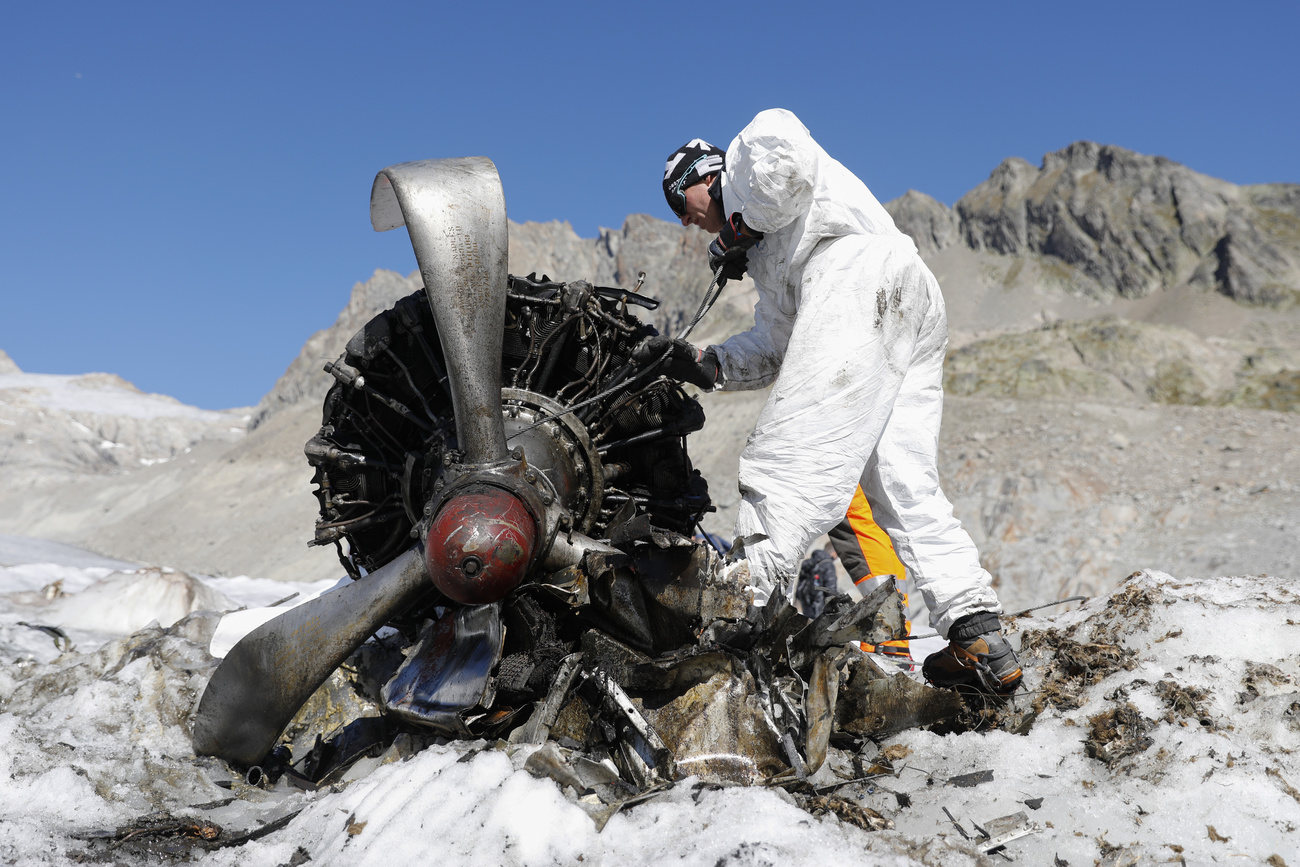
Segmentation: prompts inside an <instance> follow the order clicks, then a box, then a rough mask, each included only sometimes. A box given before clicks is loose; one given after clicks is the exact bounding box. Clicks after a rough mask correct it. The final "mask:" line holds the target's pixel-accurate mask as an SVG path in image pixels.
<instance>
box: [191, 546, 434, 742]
mask: <svg viewBox="0 0 1300 867" xmlns="http://www.w3.org/2000/svg"><path fill="white" fill-rule="evenodd" d="M428 589H429V576H428V573H427V572H426V571H425V568H424V557H423V554H422V552H421V551H420V550H419V548H411V549H409V550H408V551H407V552H406V553H405V554H402V555H400V556H399V557H397V558H396V559H395V560H393V561H391V562H390V563H389V564H388V565H387V566H384V567H383V568H382V569H377V570H376V571H374V572H372V573H370V574H369V575H367V576H366V577H365V578H363V579H361V580H360V581H354V582H353V583H351V584H349V585H347V586H346V587H341V588H339V589H338V590H334V591H332V592H330V593H326V594H325V595H324V596H318V597H317V598H315V599H312V600H311V601H309V602H304V603H303V604H302V605H299V606H298V607H297V608H290V609H289V610H288V611H286V612H285V613H284V614H281V615H280V616H279V617H277V618H275V619H274V620H271V621H268V622H267V623H263V624H262V625H261V626H259V627H258V628H257V629H254V630H253V631H252V632H250V633H249V634H248V635H246V636H244V638H243V639H241V640H240V642H239V643H238V644H236V645H235V646H234V647H233V648H231V650H230V652H229V653H228V654H226V658H225V659H224V660H222V662H221V665H220V667H218V668H217V670H216V671H215V672H213V674H212V679H211V680H210V681H208V688H207V689H206V690H204V692H203V698H202V699H200V701H199V709H198V712H197V713H196V714H195V717H194V736H193V743H194V752H195V753H196V754H197V755H201V756H220V757H221V758H223V759H225V760H226V761H228V762H231V763H233V764H237V765H243V766H244V767H251V766H253V765H255V764H257V763H258V762H260V761H262V759H263V758H265V756H266V754H267V753H269V752H270V751H271V749H272V748H273V747H274V746H275V742H276V740H278V739H279V737H280V733H281V732H282V731H284V727H285V726H287V725H288V724H289V722H290V721H291V720H292V719H293V717H294V714H296V713H297V712H298V709H299V708H300V707H302V706H303V703H304V702H306V701H307V699H309V698H311V694H312V693H313V692H315V691H316V690H317V689H318V688H319V687H320V685H321V684H322V683H324V682H325V680H326V679H327V678H328V677H329V676H330V674H332V673H333V672H334V669H336V668H338V667H339V666H340V665H341V664H342V663H343V661H344V660H346V659H347V658H348V657H349V656H351V655H352V651H354V650H356V649H357V648H358V647H360V646H361V645H362V644H363V643H365V640H366V639H367V638H369V637H370V636H371V635H374V634H375V631H376V630H378V629H379V627H381V626H383V625H384V624H385V623H386V622H388V620H390V619H391V618H392V616H393V614H394V613H395V612H397V611H398V610H400V609H401V608H402V607H403V606H405V605H409V604H411V602H413V601H414V600H415V599H416V598H417V597H419V595H420V594H422V593H425V592H427V591H428Z"/></svg>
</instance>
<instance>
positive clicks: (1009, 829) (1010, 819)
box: [979, 811, 1035, 852]
mask: <svg viewBox="0 0 1300 867" xmlns="http://www.w3.org/2000/svg"><path fill="white" fill-rule="evenodd" d="M983 830H984V833H986V834H988V835H989V838H988V839H987V840H982V841H980V844H979V846H980V849H981V850H982V851H984V852H992V851H993V850H994V849H1001V848H1002V847H1003V846H1005V845H1007V844H1008V843H1010V842H1011V841H1012V840H1019V839H1020V838H1021V837H1028V836H1029V835H1030V834H1032V833H1034V830H1035V829H1034V827H1033V826H1032V825H1030V824H1029V816H1028V815H1027V814H1026V813H1024V812H1023V811H1022V812H1019V813H1012V814H1011V815H1010V816H1001V817H999V818H997V819H990V820H989V821H987V822H985V823H984V828H983Z"/></svg>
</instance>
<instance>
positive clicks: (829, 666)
mask: <svg viewBox="0 0 1300 867" xmlns="http://www.w3.org/2000/svg"><path fill="white" fill-rule="evenodd" d="M846 653H847V649H846V650H842V651H838V652H837V651H836V650H834V649H830V650H826V651H825V652H823V653H822V655H821V656H819V657H817V659H816V660H814V661H813V669H812V676H811V677H809V678H808V691H807V693H805V695H804V719H805V720H807V726H808V735H807V738H806V740H805V746H804V755H805V756H806V758H807V764H808V773H810V774H814V773H816V772H817V769H818V768H820V767H821V766H822V762H824V761H826V748H827V747H828V746H829V745H830V740H831V730H832V729H833V728H834V727H835V699H836V698H837V697H838V696H839V691H840V669H841V665H842V663H843V662H844V657H845V654H846Z"/></svg>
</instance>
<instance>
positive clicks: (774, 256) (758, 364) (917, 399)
mask: <svg viewBox="0 0 1300 867" xmlns="http://www.w3.org/2000/svg"><path fill="white" fill-rule="evenodd" d="M664 194H665V196H666V197H667V199H668V203H669V205H670V207H672V209H673V211H674V213H676V214H677V216H678V217H679V218H680V219H681V221H682V223H683V224H684V225H696V226H699V227H701V228H703V229H704V230H705V231H707V232H709V233H717V235H718V237H717V238H716V239H715V240H714V241H713V243H712V244H711V245H710V247H709V260H710V267H711V269H712V270H714V271H715V272H716V271H717V270H718V269H719V268H721V269H722V270H721V277H720V279H721V280H723V281H725V280H726V279H728V278H731V279H738V278H739V277H740V276H741V275H743V274H744V273H745V271H746V268H748V273H749V274H750V276H751V277H752V278H753V280H754V284H755V286H756V287H757V289H758V303H757V306H756V307H755V311H754V314H755V315H754V319H755V325H754V327H753V328H751V329H750V330H749V331H746V332H745V333H743V334H737V335H735V336H733V337H731V338H729V339H728V340H726V341H724V342H723V343H721V344H719V345H716V346H709V347H708V348H706V349H703V350H701V349H698V348H696V347H694V346H692V345H690V344H689V343H686V342H685V341H683V340H673V339H670V338H668V337H666V336H657V337H652V338H649V339H647V340H646V341H645V342H644V343H643V344H642V345H641V346H639V347H638V348H637V357H638V358H640V359H655V358H659V357H661V356H664V355H665V354H666V356H667V361H666V364H667V371H668V373H669V374H670V375H673V376H676V377H677V378H678V379H681V380H684V381H688V382H692V383H694V384H696V385H698V386H700V387H701V388H704V389H713V388H721V389H724V390H738V389H754V388H763V387H765V386H768V385H771V386H772V391H771V394H770V395H769V397H768V399H767V403H766V404H765V405H764V407H763V411H762V413H761V414H760V415H759V418H758V422H757V424H756V425H755V427H754V432H753V434H752V435H751V436H750V438H749V443H748V445H746V447H745V450H744V452H743V453H742V454H741V457H740V493H741V496H742V502H741V505H740V510H739V514H738V515H737V518H736V529H735V536H736V542H735V547H734V548H733V552H732V553H733V556H734V557H744V558H745V559H746V560H747V561H748V565H749V569H750V574H751V582H752V584H753V586H754V592H755V602H756V603H757V604H759V605H763V604H765V603H766V602H767V600H768V599H769V598H770V597H771V595H772V594H774V593H785V594H787V596H788V595H789V594H791V593H793V591H794V580H793V579H794V576H795V575H796V574H797V573H798V571H799V564H800V560H801V559H802V557H803V553H804V552H805V551H806V550H807V548H808V545H809V543H810V542H811V541H812V540H813V539H815V538H816V537H817V536H819V535H821V534H822V533H824V532H826V531H827V530H829V529H830V528H831V527H833V526H834V525H835V524H836V523H838V522H839V521H840V520H842V519H843V518H844V515H845V513H846V511H847V509H848V507H849V503H850V501H851V500H852V498H853V496H854V492H855V490H856V488H857V487H858V485H859V484H860V485H861V487H862V490H863V492H864V493H865V494H866V497H867V499H868V500H869V502H870V505H871V509H872V513H873V515H874V516H875V518H876V520H877V522H878V523H879V524H880V525H881V526H882V527H883V528H884V529H885V530H886V531H888V533H889V535H890V537H891V538H892V539H893V541H894V546H895V548H896V550H897V552H898V554H899V556H900V557H901V558H902V560H903V562H904V563H905V564H906V565H907V567H908V568H909V569H910V570H911V572H912V577H913V579H914V580H915V582H916V585H917V587H918V589H919V590H920V591H921V593H922V594H923V596H924V598H925V601H926V604H927V605H928V607H929V609H930V612H931V623H932V625H933V626H934V628H935V629H937V630H938V631H939V633H940V634H941V635H944V636H945V637H947V638H948V639H949V645H948V647H947V648H945V649H944V650H943V651H941V652H940V653H937V654H933V655H931V656H930V657H929V658H928V659H927V660H926V662H925V664H924V666H923V671H924V673H925V676H926V678H927V679H929V680H930V681H931V682H932V683H934V684H936V685H940V686H950V687H961V686H969V687H973V688H975V689H979V690H982V691H985V692H992V693H995V694H1003V695H1005V694H1009V693H1011V692H1013V691H1014V690H1015V689H1016V688H1017V687H1018V686H1019V684H1020V680H1021V669H1020V664H1019V661H1018V660H1017V658H1016V654H1015V652H1014V650H1013V649H1012V648H1011V646H1010V645H1009V644H1008V643H1007V641H1006V639H1005V638H1004V637H1003V635H1002V633H1001V630H1000V627H999V622H998V617H997V615H998V614H999V613H1001V612H1002V606H1001V605H1000V603H999V602H998V598H997V595H996V594H995V593H994V592H993V587H992V579H991V577H990V575H989V573H988V572H987V571H985V569H984V568H983V567H982V566H980V563H979V554H978V552H977V551H976V549H975V545H974V543H973V542H972V541H971V538H970V536H969V535H968V534H967V533H966V531H965V530H963V529H962V527H961V524H960V523H959V522H958V521H957V520H956V519H955V518H954V517H953V514H952V505H951V504H950V503H949V502H948V499H947V497H945V496H944V493H943V491H942V490H941V489H940V487H939V475H938V470H937V466H936V463H937V451H938V440H939V422H940V418H941V416H942V411H943V384H942V383H943V360H944V352H945V348H946V346H947V341H948V326H947V318H946V315H945V313H944V303H943V296H942V295H941V294H940V291H939V284H938V283H937V282H936V280H935V278H934V275H932V274H931V273H930V270H929V269H928V268H927V267H926V266H925V264H924V263H923V262H922V261H921V257H920V256H919V255H918V254H917V251H916V245H915V244H913V243H912V240H911V239H910V238H908V237H907V236H906V235H904V234H903V233H902V232H900V231H899V230H898V229H897V228H896V227H895V226H894V221H893V219H892V218H890V216H889V214H888V212H886V211H885V209H884V208H883V207H882V206H881V205H880V203H879V202H878V201H876V198H875V196H873V195H872V194H871V191H870V190H868V189H867V187H866V185H865V184H863V183H862V181H860V180H858V178H857V177H855V176H854V175H853V173H852V172H850V171H849V170H848V169H846V168H845V167H844V166H842V165H840V163H838V162H836V161H835V160H834V159H832V158H831V157H830V156H829V155H828V154H827V153H826V151H824V150H822V148H821V147H820V146H819V145H818V144H817V142H815V141H813V139H812V136H811V135H809V133H808V130H807V129H806V128H805V127H804V126H803V124H802V123H800V122H799V119H798V118H796V117H795V116H794V115H793V114H792V113H790V112H789V111H785V110H783V109H772V110H769V111H764V112H761V113H760V114H759V115H758V116H757V117H755V118H754V120H753V121H752V122H750V124H749V125H748V126H747V127H745V128H744V129H743V130H741V132H740V135H738V136H736V138H735V140H734V141H732V143H731V146H730V147H729V148H727V150H726V152H725V154H724V153H723V152H722V151H721V150H719V149H718V148H715V147H713V146H712V145H710V144H708V143H707V142H704V141H702V140H700V139H695V140H693V141H691V142H689V143H688V144H686V145H684V146H683V147H681V148H679V149H678V150H677V151H675V152H674V153H673V154H672V155H671V156H670V157H669V159H668V165H667V168H666V170H665V172H664Z"/></svg>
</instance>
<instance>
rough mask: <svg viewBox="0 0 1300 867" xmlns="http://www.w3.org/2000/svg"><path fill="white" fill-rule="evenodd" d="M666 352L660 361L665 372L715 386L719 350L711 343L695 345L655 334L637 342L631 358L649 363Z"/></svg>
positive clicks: (679, 379) (701, 384)
mask: <svg viewBox="0 0 1300 867" xmlns="http://www.w3.org/2000/svg"><path fill="white" fill-rule="evenodd" d="M665 353H667V356H668V357H667V358H666V359H665V360H664V363H663V364H662V365H660V369H661V370H662V371H663V372H664V374H665V375H667V376H670V377H672V378H673V379H675V380H677V381H679V382H689V383H691V384H692V385H698V386H699V387H700V388H713V386H714V385H716V384H717V381H718V354H717V353H716V352H714V351H713V348H712V347H710V348H708V349H696V348H695V347H694V346H692V345H691V344H689V343H687V342H686V341H685V340H678V339H676V338H672V337H666V336H664V335H662V334H656V335H654V336H652V337H647V338H646V339H645V340H642V341H641V342H640V343H638V344H637V345H636V348H635V349H633V350H632V360H633V361H638V362H640V363H642V364H649V363H651V362H654V361H658V360H659V359H660V358H663V357H664V354H665Z"/></svg>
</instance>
